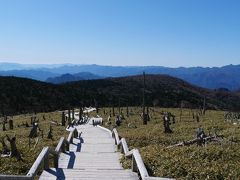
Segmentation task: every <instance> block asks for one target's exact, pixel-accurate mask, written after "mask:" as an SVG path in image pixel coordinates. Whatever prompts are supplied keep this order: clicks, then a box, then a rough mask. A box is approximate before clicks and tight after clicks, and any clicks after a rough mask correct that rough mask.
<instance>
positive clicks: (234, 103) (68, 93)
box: [0, 75, 240, 114]
mask: <svg viewBox="0 0 240 180" xmlns="http://www.w3.org/2000/svg"><path fill="white" fill-rule="evenodd" d="M142 87H143V85H142V76H131V77H124V78H108V79H100V80H86V81H78V82H73V83H66V84H61V85H53V84H49V83H44V82H40V81H35V80H30V79H25V78H16V77H0V99H1V101H0V107H1V114H17V113H24V112H29V111H31V112H34V111H36V112H39V111H53V110H57V109H60V108H68V107H70V106H75V107H77V106H80V104H81V103H83V104H84V105H92V106H96V105H97V106H112V105H114V106H118V105H120V106H127V105H129V106H141V103H142ZM204 97H205V99H206V105H207V107H208V108H211V109H231V110H240V96H239V94H237V93H236V94H235V93H230V92H226V91H212V90H207V89H203V88H199V87H196V86H192V85H190V84H189V83H187V82H185V81H183V80H179V79H177V78H173V77H170V76H166V75H147V76H146V103H147V104H148V105H149V106H161V107H179V106H182V107H189V108H199V107H201V106H202V104H203V100H204Z"/></svg>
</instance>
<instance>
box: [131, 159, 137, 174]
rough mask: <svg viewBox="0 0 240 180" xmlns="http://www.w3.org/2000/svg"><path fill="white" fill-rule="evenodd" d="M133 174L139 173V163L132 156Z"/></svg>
mask: <svg viewBox="0 0 240 180" xmlns="http://www.w3.org/2000/svg"><path fill="white" fill-rule="evenodd" d="M132 172H138V168H137V163H136V160H135V158H134V156H132Z"/></svg>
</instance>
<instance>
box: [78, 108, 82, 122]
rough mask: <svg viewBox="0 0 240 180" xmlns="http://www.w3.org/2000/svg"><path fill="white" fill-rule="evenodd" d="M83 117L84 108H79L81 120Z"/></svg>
mask: <svg viewBox="0 0 240 180" xmlns="http://www.w3.org/2000/svg"><path fill="white" fill-rule="evenodd" d="M82 116H83V109H82V107H80V108H79V120H82V119H83V118H82Z"/></svg>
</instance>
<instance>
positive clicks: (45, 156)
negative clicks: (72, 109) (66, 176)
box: [0, 128, 78, 180]
mask: <svg viewBox="0 0 240 180" xmlns="http://www.w3.org/2000/svg"><path fill="white" fill-rule="evenodd" d="M76 137H78V131H77V129H76V128H74V130H73V131H71V132H70V133H69V135H68V138H67V139H66V138H64V137H61V138H60V140H59V142H58V145H57V147H56V148H55V150H54V149H52V148H50V147H44V148H43V150H42V151H41V153H40V154H39V155H38V157H37V159H36V161H35V162H34V163H33V165H32V167H31V169H30V170H29V171H28V173H27V175H25V176H24V175H0V180H1V179H6V180H22V179H26V180H27V179H34V177H35V176H36V175H37V173H38V172H39V170H40V169H41V167H43V169H44V170H46V169H49V160H50V158H49V157H50V155H53V163H54V167H55V168H58V158H59V154H60V152H65V151H69V145H70V144H71V143H72V142H73V138H76Z"/></svg>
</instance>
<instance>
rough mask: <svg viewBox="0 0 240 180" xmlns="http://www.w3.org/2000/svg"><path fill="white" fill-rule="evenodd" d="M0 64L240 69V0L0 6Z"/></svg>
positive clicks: (12, 2)
mask: <svg viewBox="0 0 240 180" xmlns="http://www.w3.org/2000/svg"><path fill="white" fill-rule="evenodd" d="M0 62H17V63H37V64H38V63H50V64H51V63H54V64H55V63H75V64H104V65H160V66H168V67H178V66H186V67H189V66H211V67H212V66H222V65H226V64H240V1H238V0H69V1H67V0H39V1H37V0H0Z"/></svg>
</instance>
